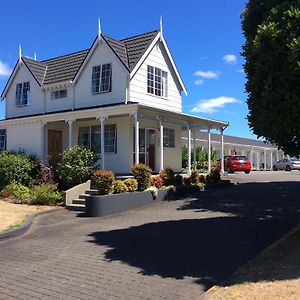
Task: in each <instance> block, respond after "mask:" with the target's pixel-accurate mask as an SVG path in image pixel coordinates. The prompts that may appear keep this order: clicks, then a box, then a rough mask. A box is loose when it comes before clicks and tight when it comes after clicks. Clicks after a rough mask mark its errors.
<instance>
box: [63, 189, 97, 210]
mask: <svg viewBox="0 0 300 300" xmlns="http://www.w3.org/2000/svg"><path fill="white" fill-rule="evenodd" d="M98 194H99V192H98V190H96V189H89V190H86V191H85V194H80V195H79V197H78V198H77V199H73V200H72V203H71V204H70V205H67V206H66V208H67V209H69V210H74V211H85V198H86V196H90V195H98Z"/></svg>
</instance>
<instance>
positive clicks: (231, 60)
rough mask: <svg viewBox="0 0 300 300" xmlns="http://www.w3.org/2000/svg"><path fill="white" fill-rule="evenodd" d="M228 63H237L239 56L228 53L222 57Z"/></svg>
mask: <svg viewBox="0 0 300 300" xmlns="http://www.w3.org/2000/svg"><path fill="white" fill-rule="evenodd" d="M222 59H223V60H224V61H225V62H226V63H227V64H235V63H236V61H237V57H236V56H235V55H234V54H226V55H224V56H223V58H222Z"/></svg>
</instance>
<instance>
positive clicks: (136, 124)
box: [134, 112, 140, 164]
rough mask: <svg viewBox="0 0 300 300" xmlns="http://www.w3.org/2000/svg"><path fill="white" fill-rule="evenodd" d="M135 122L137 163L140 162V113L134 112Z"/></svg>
mask: <svg viewBox="0 0 300 300" xmlns="http://www.w3.org/2000/svg"><path fill="white" fill-rule="evenodd" d="M134 122H135V145H134V147H135V163H136V164H138V163H139V160H140V159H139V157H140V149H139V147H140V143H139V141H140V138H139V132H140V122H139V117H138V113H137V112H136V113H134Z"/></svg>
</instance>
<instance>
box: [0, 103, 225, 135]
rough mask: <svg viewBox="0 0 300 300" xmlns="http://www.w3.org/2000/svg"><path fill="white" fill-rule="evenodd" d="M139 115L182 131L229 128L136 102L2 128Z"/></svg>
mask: <svg viewBox="0 0 300 300" xmlns="http://www.w3.org/2000/svg"><path fill="white" fill-rule="evenodd" d="M133 114H138V116H139V117H140V118H147V119H152V120H162V121H163V122H168V123H171V124H178V125H181V126H182V129H186V128H187V127H189V128H193V129H199V130H201V129H216V130H221V129H225V128H226V127H228V125H229V123H228V122H226V121H218V120H214V119H207V118H201V117H196V116H192V115H188V114H184V113H179V112H172V111H167V110H164V109H159V108H154V107H151V106H146V105H141V104H139V103H136V102H129V103H127V104H125V103H116V104H113V105H102V106H97V107H84V108H77V109H74V110H66V111H60V112H48V113H44V114H37V115H31V116H20V117H16V118H12V119H6V120H1V121H0V126H9V125H17V124H23V123H31V122H32V123H39V122H40V123H48V122H56V121H67V120H81V119H90V118H98V117H100V116H105V117H108V118H109V117H113V116H122V115H133Z"/></svg>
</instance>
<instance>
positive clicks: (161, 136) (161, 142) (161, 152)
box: [159, 119, 164, 170]
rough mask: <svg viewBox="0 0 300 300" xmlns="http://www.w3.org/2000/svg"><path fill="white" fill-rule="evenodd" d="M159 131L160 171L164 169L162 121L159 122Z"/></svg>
mask: <svg viewBox="0 0 300 300" xmlns="http://www.w3.org/2000/svg"><path fill="white" fill-rule="evenodd" d="M159 130H160V136H159V137H160V170H162V169H163V168H164V125H163V122H162V120H161V119H160V120H159Z"/></svg>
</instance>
